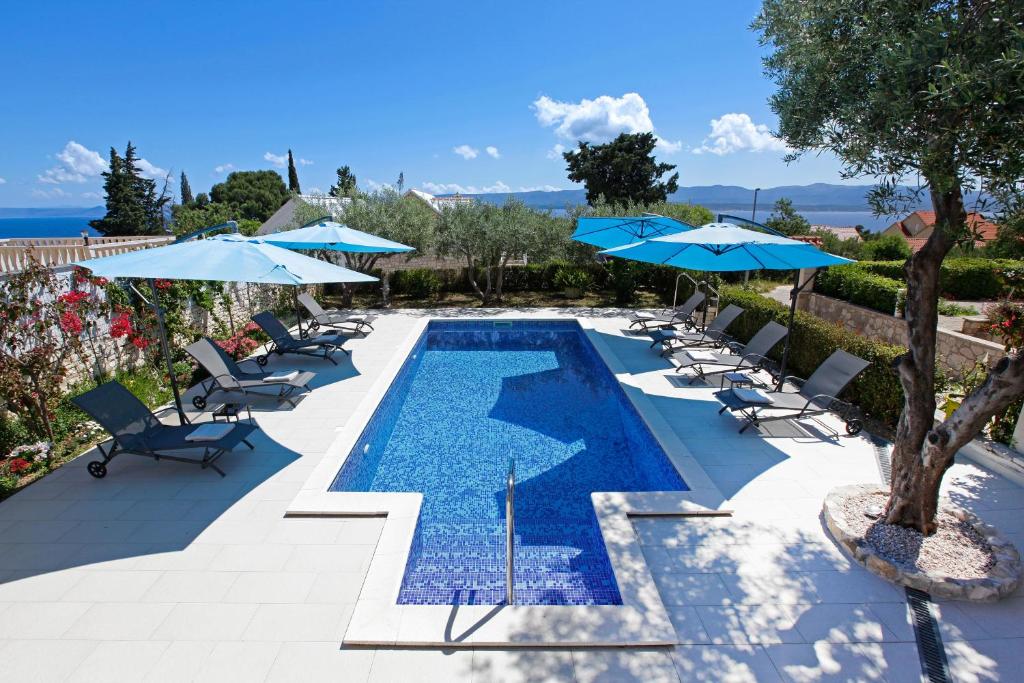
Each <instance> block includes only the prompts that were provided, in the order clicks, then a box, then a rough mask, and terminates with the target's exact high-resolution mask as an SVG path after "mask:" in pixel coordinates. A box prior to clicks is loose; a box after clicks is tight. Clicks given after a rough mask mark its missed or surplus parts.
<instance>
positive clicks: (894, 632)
mask: <svg viewBox="0 0 1024 683" xmlns="http://www.w3.org/2000/svg"><path fill="white" fill-rule="evenodd" d="M633 523H634V528H635V530H636V533H637V535H638V538H639V539H640V541H641V544H642V547H643V551H644V555H645V558H646V562H647V565H648V566H649V567H650V569H651V572H652V574H653V575H654V578H655V583H656V585H657V586H658V590H659V593H660V595H661V598H662V601H663V602H664V603H665V605H666V609H667V610H668V612H669V615H670V618H671V619H672V620H673V623H674V625H675V627H676V630H677V634H678V637H679V639H680V643H681V644H680V645H679V646H678V647H676V648H674V649H673V648H647V649H618V650H614V651H609V650H596V651H594V650H588V651H587V654H586V655H584V656H576V653H575V652H574V657H573V661H574V667H575V675H576V678H577V680H603V679H614V680H630V679H635V680H655V679H657V676H656V675H655V674H656V673H657V672H659V671H660V670H661V665H662V664H664V662H665V661H666V658H671V659H670V660H668V661H672V663H673V664H674V666H675V668H676V671H677V674H678V675H679V676H680V678H681V679H682V680H706V681H719V680H779V675H780V674H781V675H782V676H783V677H784V678H787V679H789V680H806V681H817V680H826V679H827V680H864V681H871V680H917V679H918V677H919V675H920V668H919V666H920V665H919V663H918V660H917V656H916V649H915V647H916V646H915V645H914V643H913V632H912V629H911V627H910V625H909V623H906V624H904V625H903V626H900V624H899V623H898V616H899V614H901V612H900V610H905V603H904V602H903V600H902V593H901V592H900V591H898V590H896V589H895V588H893V587H891V586H889V585H888V584H886V583H885V582H884V581H882V580H881V579H879V578H877V577H875V576H873V575H870V574H868V573H867V572H865V571H864V570H863V569H861V568H860V567H857V566H854V565H852V564H851V563H850V562H848V561H847V560H846V558H845V557H844V556H843V555H842V554H841V553H840V552H839V550H838V549H837V548H836V547H835V546H834V545H833V544H830V543H826V542H823V541H824V537H823V535H822V532H820V531H819V532H814V531H811V530H807V529H804V530H801V529H799V528H792V527H787V526H785V525H782V526H775V525H773V524H770V523H759V522H752V521H747V520H740V519H736V518H729V517H716V518H706V517H676V518H663V517H658V518H654V517H639V516H634V517H633ZM819 524H820V520H819ZM630 571H642V568H641V567H636V568H635V569H631V570H630ZM869 602H878V603H886V604H885V605H884V607H885V608H886V610H885V612H886V618H883V617H881V616H880V615H879V614H877V613H875V612H874V611H872V609H871V606H870V605H868V604H865V603H869ZM893 613H895V614H896V615H897V620H896V621H895V622H894V621H893V617H892V614H893ZM580 619H581V617H579V616H574V617H573V618H568V617H566V618H561V617H559V616H558V615H557V614H556V615H551V614H546V615H545V616H544V618H543V619H540V618H538V619H536V620H527V621H526V622H525V623H524V624H523V625H522V626H521V627H520V630H521V632H522V633H523V634H530V635H531V637H533V638H536V637H537V634H546V635H547V636H548V637H549V638H551V639H560V640H563V641H564V640H565V639H571V638H572V635H573V634H574V633H578V632H579V628H580ZM583 619H589V620H590V623H588V630H595V631H600V630H601V628H602V623H601V621H602V616H601V614H600V613H599V612H596V611H595V612H593V613H591V614H590V615H589V616H587V617H583ZM883 639H884V640H885V642H879V641H882V640H883ZM651 653H664V654H663V655H654V654H651ZM507 661H508V664H509V666H510V668H515V669H516V670H518V671H522V672H529V671H533V670H535V669H534V668H533V667H536V666H537V661H536V655H535V654H534V652H532V651H530V650H523V651H518V652H512V653H510V654H509V655H508V660H507Z"/></svg>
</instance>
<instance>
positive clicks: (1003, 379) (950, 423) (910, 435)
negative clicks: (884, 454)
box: [885, 186, 1024, 534]
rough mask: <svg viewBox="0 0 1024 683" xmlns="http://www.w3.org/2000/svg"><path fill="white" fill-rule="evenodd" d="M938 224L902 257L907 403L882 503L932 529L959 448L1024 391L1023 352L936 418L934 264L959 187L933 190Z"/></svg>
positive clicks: (958, 207)
mask: <svg viewBox="0 0 1024 683" xmlns="http://www.w3.org/2000/svg"><path fill="white" fill-rule="evenodd" d="M932 204H933V205H934V208H935V229H934V231H933V233H932V235H931V237H929V239H928V241H927V242H926V243H925V245H924V247H923V248H922V249H921V250H920V251H919V252H917V253H916V254H914V255H913V256H911V258H910V260H908V261H907V265H906V267H905V273H906V276H907V302H906V320H907V332H908V342H907V353H906V354H904V355H903V356H901V357H900V358H899V359H898V360H897V361H896V370H897V372H898V374H899V378H900V383H901V384H902V385H903V394H904V403H903V412H902V413H901V414H900V420H899V424H898V426H897V430H896V442H895V444H894V447H893V452H892V458H891V460H892V492H891V493H890V496H889V501H888V503H887V504H886V509H885V521H886V522H887V523H889V524H898V525H900V526H905V527H911V528H914V529H917V530H918V531H920V532H922V533H924V534H931V533H933V532H934V531H935V528H936V521H935V513H936V511H937V508H938V499H939V486H940V484H941V483H942V477H943V475H944V474H945V473H946V470H948V469H949V467H950V466H951V465H952V464H953V457H954V456H955V455H956V452H957V451H958V450H959V449H960V448H961V447H963V446H964V445H965V444H966V443H967V442H968V441H970V440H971V439H972V438H973V437H974V436H975V435H976V434H977V433H978V432H980V431H981V429H982V428H984V426H985V423H986V422H987V421H988V420H989V419H991V417H992V416H993V415H994V414H996V413H997V412H999V411H1001V410H1004V409H1005V408H1006V406H1008V405H1009V404H1010V402H1012V401H1013V400H1014V399H1015V398H1016V397H1017V396H1018V395H1019V394H1020V392H1021V391H1024V357H1022V356H1021V354H1020V353H1017V354H1016V355H1014V356H1012V357H1010V358H1004V359H1003V360H1002V361H1001V362H1000V363H999V364H998V365H997V366H996V368H995V369H993V371H992V372H991V374H990V375H989V377H988V378H987V379H986V381H985V383H984V384H983V385H982V386H981V387H980V388H979V389H977V390H976V391H974V392H973V393H972V394H971V395H969V396H967V397H965V399H964V401H963V403H961V405H960V407H959V408H958V409H957V410H956V411H955V412H954V413H953V415H951V416H950V417H949V418H948V419H947V420H946V421H945V422H943V423H941V424H939V425H937V426H935V427H934V428H933V426H932V425H933V424H934V419H935V417H934V416H935V349H936V338H937V325H938V298H939V270H940V266H941V264H942V260H943V259H944V258H945V256H946V254H947V253H948V252H949V250H950V249H951V248H952V247H953V245H954V244H955V242H956V232H957V231H958V230H959V229H960V228H962V226H963V225H964V224H965V221H966V214H965V212H964V206H963V198H962V194H961V191H960V187H959V186H957V187H954V188H953V189H951V190H949V191H946V192H935V191H933V192H932Z"/></svg>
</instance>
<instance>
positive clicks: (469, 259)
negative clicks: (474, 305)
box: [466, 254, 487, 303]
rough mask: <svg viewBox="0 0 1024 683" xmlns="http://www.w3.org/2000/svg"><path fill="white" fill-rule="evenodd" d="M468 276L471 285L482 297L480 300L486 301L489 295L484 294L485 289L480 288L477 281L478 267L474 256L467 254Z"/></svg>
mask: <svg viewBox="0 0 1024 683" xmlns="http://www.w3.org/2000/svg"><path fill="white" fill-rule="evenodd" d="M466 264H467V266H466V277H467V278H469V286H470V287H472V288H473V292H474V293H475V294H476V295H477V296H478V297H480V301H481V302H484V303H486V302H487V295H486V294H484V292H483V290H482V289H480V285H479V284H477V281H476V267H475V266H474V263H473V257H472V256H470V255H469V254H466Z"/></svg>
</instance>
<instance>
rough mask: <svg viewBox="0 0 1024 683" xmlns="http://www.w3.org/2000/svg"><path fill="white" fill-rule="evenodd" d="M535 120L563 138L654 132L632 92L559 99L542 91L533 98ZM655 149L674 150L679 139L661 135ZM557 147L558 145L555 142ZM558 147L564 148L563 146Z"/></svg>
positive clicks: (641, 102) (598, 138)
mask: <svg viewBox="0 0 1024 683" xmlns="http://www.w3.org/2000/svg"><path fill="white" fill-rule="evenodd" d="M533 109H534V112H535V113H536V115H537V120H538V121H539V122H540V124H541V125H542V126H554V127H555V135H557V136H558V137H560V138H563V139H565V140H573V141H576V140H582V141H584V142H597V143H602V142H608V141H609V140H611V139H613V138H615V137H616V136H617V135H618V134H619V133H653V132H654V122H653V121H651V111H650V109H649V108H648V107H647V103H646V102H644V98H642V97H640V95H639V94H637V93H635V92H630V93H626V94H625V95H623V96H622V97H611V96H610V95H601V96H600V97H597V98H594V99H592V100H588V99H583V100H580V101H579V102H578V103H577V102H559V101H558V100H553V99H551V98H550V97H548V96H547V95H542V96H541V97H539V98H537V99H536V100H535V101H534V102H533ZM655 137H657V139H658V149H659V150H660V151H661V152H662V153H664V154H673V153H675V152H678V151H679V150H680V149H682V147H683V144H682V143H681V142H672V141H670V140H666V139H664V138H662V137H661V136H655ZM556 148H557V146H556ZM561 151H563V152H564V151H565V150H564V148H563V149H562V150H561ZM554 152H555V150H551V151H550V152H548V158H549V159H554V158H558V156H559V155H560V154H561V152H558V153H557V154H555V153H554Z"/></svg>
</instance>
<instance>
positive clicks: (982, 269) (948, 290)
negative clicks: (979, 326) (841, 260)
mask: <svg viewBox="0 0 1024 683" xmlns="http://www.w3.org/2000/svg"><path fill="white" fill-rule="evenodd" d="M903 263H904V262H903V261H861V262H860V263H858V264H857V265H856V266H854V267H855V268H859V269H861V270H864V271H866V272H868V273H873V274H875V275H880V276H882V277H887V278H891V279H893V280H897V281H899V282H903V281H904V280H905V279H906V275H905V274H904V273H903ZM1022 288H1024V261H1015V260H1012V259H983V258H951V259H946V260H945V261H943V263H942V268H941V269H940V271H939V291H940V292H941V293H942V295H943V296H944V297H946V298H947V299H956V300H959V301H990V300H994V299H1001V298H1004V297H1007V296H1010V294H1011V292H1012V290H1014V289H1016V293H1017V294H1018V295H1019V294H1021V290H1022Z"/></svg>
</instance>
